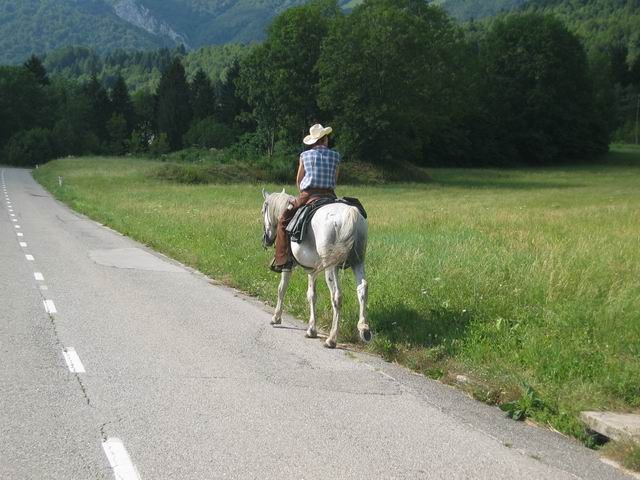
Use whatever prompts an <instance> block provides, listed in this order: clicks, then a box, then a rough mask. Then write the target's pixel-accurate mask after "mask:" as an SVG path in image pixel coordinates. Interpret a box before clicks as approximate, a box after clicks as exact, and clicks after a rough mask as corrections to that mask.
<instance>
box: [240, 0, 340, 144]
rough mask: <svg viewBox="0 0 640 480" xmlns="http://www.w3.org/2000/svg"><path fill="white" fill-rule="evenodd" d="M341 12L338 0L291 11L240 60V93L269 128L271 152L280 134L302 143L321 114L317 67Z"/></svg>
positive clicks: (265, 128)
mask: <svg viewBox="0 0 640 480" xmlns="http://www.w3.org/2000/svg"><path fill="white" fill-rule="evenodd" d="M338 14H339V8H338V7H337V5H336V3H335V1H333V0H329V1H316V2H312V3H309V4H307V5H304V6H300V7H294V8H291V9H289V10H286V11H285V12H284V13H282V14H281V15H279V16H278V17H277V18H276V19H275V20H274V21H273V23H272V24H271V26H270V27H269V30H268V34H267V39H266V41H265V42H264V43H263V44H261V45H259V46H256V47H255V48H254V49H253V51H252V52H251V53H250V54H249V55H248V56H247V58H246V59H245V60H244V61H243V63H242V65H241V69H240V78H239V80H238V87H239V93H240V96H241V97H242V98H243V99H244V100H245V101H246V102H247V103H248V104H249V105H250V106H251V108H252V109H253V116H254V118H255V120H256V122H257V124H258V128H259V129H260V130H263V131H265V132H268V136H269V137H270V138H269V143H270V151H271V150H272V149H273V145H274V143H275V141H276V140H277V139H278V137H282V138H283V139H285V140H287V141H289V142H292V143H296V144H297V143H299V142H300V138H301V137H302V135H303V133H304V132H305V131H306V129H308V128H309V125H310V124H311V123H312V122H314V121H318V120H320V117H321V116H322V115H321V112H320V109H319V108H318V105H317V103H316V96H317V90H318V72H317V70H316V68H315V67H316V63H317V61H318V58H319V57H320V46H321V43H322V40H323V38H324V37H325V35H326V33H327V31H328V28H329V23H330V21H331V20H332V19H333V18H335V17H336V16H337V15H338Z"/></svg>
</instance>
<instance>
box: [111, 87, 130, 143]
mask: <svg viewBox="0 0 640 480" xmlns="http://www.w3.org/2000/svg"><path fill="white" fill-rule="evenodd" d="M111 108H112V112H113V113H114V114H117V115H122V117H123V118H124V120H125V122H126V126H127V134H128V135H129V134H131V132H132V131H133V116H134V115H133V103H132V102H131V97H130V96H129V89H128V88H127V84H126V83H125V81H124V78H122V76H121V75H118V78H117V79H116V83H115V85H114V86H113V88H112V89H111Z"/></svg>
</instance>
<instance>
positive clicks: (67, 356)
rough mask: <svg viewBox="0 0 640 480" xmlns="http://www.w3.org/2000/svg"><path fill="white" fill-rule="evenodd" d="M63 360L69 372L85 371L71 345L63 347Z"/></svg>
mask: <svg viewBox="0 0 640 480" xmlns="http://www.w3.org/2000/svg"><path fill="white" fill-rule="evenodd" d="M62 356H63V357H64V361H65V362H67V367H69V371H70V372H71V373H85V369H84V365H83V364H82V362H81V361H80V357H79V356H78V354H77V353H76V349H75V348H72V347H68V348H65V349H64V350H63V351H62Z"/></svg>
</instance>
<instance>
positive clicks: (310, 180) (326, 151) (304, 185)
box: [300, 145, 340, 190]
mask: <svg viewBox="0 0 640 480" xmlns="http://www.w3.org/2000/svg"><path fill="white" fill-rule="evenodd" d="M300 161H301V162H302V165H303V166H304V178H303V179H302V181H301V182H300V190H307V189H308V188H336V172H337V171H338V164H339V163H340V154H339V153H338V152H336V151H335V150H331V149H330V148H327V147H325V146H324V145H319V146H317V147H313V148H312V149H311V150H307V151H305V152H302V153H301V154H300Z"/></svg>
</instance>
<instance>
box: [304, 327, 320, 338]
mask: <svg viewBox="0 0 640 480" xmlns="http://www.w3.org/2000/svg"><path fill="white" fill-rule="evenodd" d="M304 336H305V337H307V338H316V337H317V336H318V332H317V331H315V330H311V329H309V330H307V331H306V332H304Z"/></svg>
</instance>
